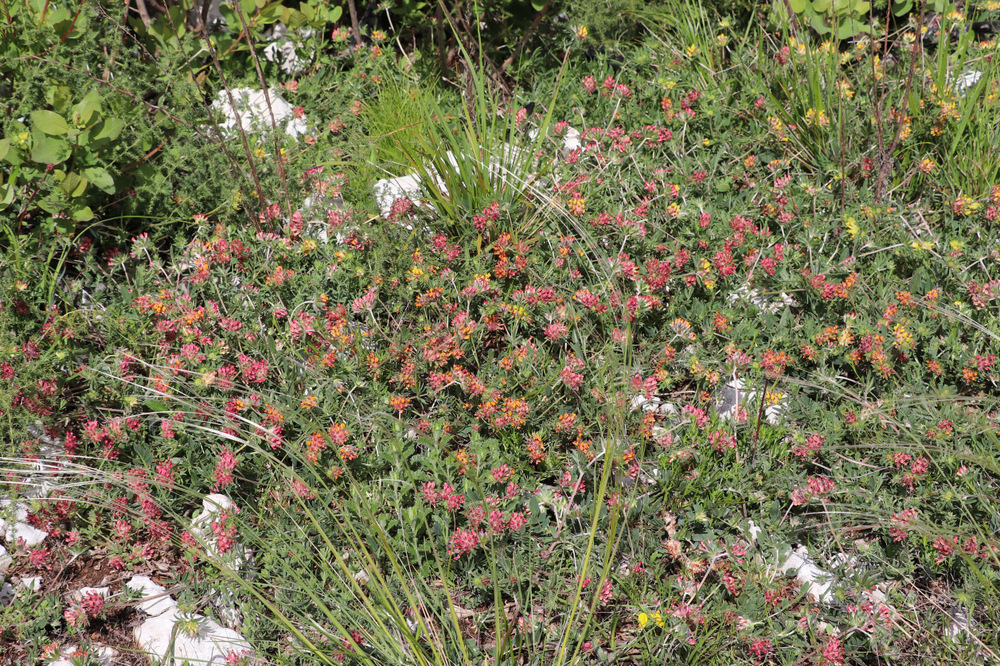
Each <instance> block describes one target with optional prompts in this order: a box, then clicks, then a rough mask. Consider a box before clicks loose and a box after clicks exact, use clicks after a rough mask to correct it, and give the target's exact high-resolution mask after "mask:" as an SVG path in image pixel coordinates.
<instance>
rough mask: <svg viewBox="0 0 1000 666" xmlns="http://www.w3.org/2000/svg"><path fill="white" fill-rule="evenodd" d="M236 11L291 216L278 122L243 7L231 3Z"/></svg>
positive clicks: (286, 207)
mask: <svg viewBox="0 0 1000 666" xmlns="http://www.w3.org/2000/svg"><path fill="white" fill-rule="evenodd" d="M233 8H234V9H235V11H236V15H237V16H239V17H240V23H241V24H242V26H243V32H244V33H245V34H246V36H247V46H248V47H249V48H250V59H251V60H253V66H254V69H255V70H257V79H258V80H259V81H260V89H261V91H262V92H263V93H264V103H265V104H267V113H268V115H269V116H270V117H271V129H272V132H273V134H274V160H275V164H276V166H277V169H278V177H279V178H281V184H282V194H284V195H285V214H286V215H287V216H288V217H291V216H292V203H291V200H290V199H289V197H288V177H287V175H286V174H285V161H284V160H283V159H282V157H281V134H282V133H281V132H279V131H278V123H277V121H276V120H275V119H274V109H273V108H272V107H271V93H270V91H269V89H268V86H267V81H266V80H265V79H264V70H263V69H261V66H260V59H259V58H258V57H257V50H256V49H255V48H254V46H253V42H252V41H251V40H250V26H248V25H247V19H246V17H245V16H243V9H242V7H240V6H239V3H236V4H234V5H233ZM263 203H264V200H263V199H261V204H262V205H263Z"/></svg>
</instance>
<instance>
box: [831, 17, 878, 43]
mask: <svg viewBox="0 0 1000 666" xmlns="http://www.w3.org/2000/svg"><path fill="white" fill-rule="evenodd" d="M869 30H870V28H869V27H868V24H867V23H864V22H863V21H859V20H857V19H855V18H851V17H848V18H846V19H844V20H843V21H841V22H840V25H839V26H837V39H850V38H851V37H856V36H857V35H860V34H861V33H862V32H868V31H869Z"/></svg>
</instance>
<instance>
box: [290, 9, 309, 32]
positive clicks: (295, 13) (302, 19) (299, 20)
mask: <svg viewBox="0 0 1000 666" xmlns="http://www.w3.org/2000/svg"><path fill="white" fill-rule="evenodd" d="M308 22H309V19H308V18H306V15H305V14H303V13H302V12H300V11H299V10H297V9H293V10H291V12H290V13H289V17H288V20H287V21H285V24H286V25H288V27H289V29H291V30H298V29H299V28H301V27H302V26H304V25H305V24H306V23H308Z"/></svg>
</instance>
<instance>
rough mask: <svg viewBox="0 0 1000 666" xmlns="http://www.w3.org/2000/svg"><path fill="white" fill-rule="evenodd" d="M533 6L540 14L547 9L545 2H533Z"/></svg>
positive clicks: (538, 0)
mask: <svg viewBox="0 0 1000 666" xmlns="http://www.w3.org/2000/svg"><path fill="white" fill-rule="evenodd" d="M531 6H532V8H533V9H534V10H535V11H536V12H540V11H542V10H543V9H545V2H544V0H531Z"/></svg>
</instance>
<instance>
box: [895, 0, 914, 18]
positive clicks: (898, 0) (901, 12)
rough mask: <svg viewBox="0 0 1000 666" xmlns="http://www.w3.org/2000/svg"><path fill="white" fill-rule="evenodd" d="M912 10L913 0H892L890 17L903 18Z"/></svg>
mask: <svg viewBox="0 0 1000 666" xmlns="http://www.w3.org/2000/svg"><path fill="white" fill-rule="evenodd" d="M911 9H913V0H893V2H892V15H893V16H905V15H907V14H909V13H910V10H911Z"/></svg>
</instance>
